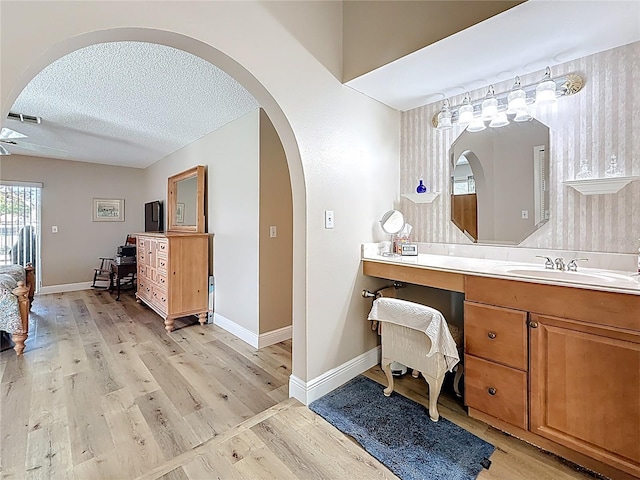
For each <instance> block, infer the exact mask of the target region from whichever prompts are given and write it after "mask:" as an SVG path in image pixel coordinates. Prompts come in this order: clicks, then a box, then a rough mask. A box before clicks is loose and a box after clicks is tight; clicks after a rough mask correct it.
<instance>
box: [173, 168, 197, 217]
mask: <svg viewBox="0 0 640 480" xmlns="http://www.w3.org/2000/svg"><path fill="white" fill-rule="evenodd" d="M197 198H198V182H197V179H196V177H191V178H185V179H184V180H180V181H179V182H176V202H177V203H176V211H175V216H176V218H175V219H174V221H175V223H176V225H185V226H195V225H196V200H197Z"/></svg>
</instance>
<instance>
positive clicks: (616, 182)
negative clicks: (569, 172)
mask: <svg viewBox="0 0 640 480" xmlns="http://www.w3.org/2000/svg"><path fill="white" fill-rule="evenodd" d="M639 179H640V177H610V178H588V179H585V180H566V181H564V182H562V183H564V184H565V185H568V186H570V187H573V188H575V189H576V190H577V191H578V192H580V193H581V194H582V195H605V194H609V193H618V192H619V191H620V190H622V189H623V188H624V187H626V186H627V185H628V184H629V183H631V182H634V181H636V180H639Z"/></svg>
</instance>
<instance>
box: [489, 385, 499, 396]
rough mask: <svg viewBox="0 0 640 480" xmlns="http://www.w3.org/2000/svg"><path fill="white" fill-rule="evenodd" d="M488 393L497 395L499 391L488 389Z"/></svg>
mask: <svg viewBox="0 0 640 480" xmlns="http://www.w3.org/2000/svg"><path fill="white" fill-rule="evenodd" d="M487 393H488V394H489V395H495V394H496V393H498V391H497V390H496V389H495V388H493V387H489V388H487Z"/></svg>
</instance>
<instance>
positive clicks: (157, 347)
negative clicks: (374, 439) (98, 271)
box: [0, 290, 593, 480]
mask: <svg viewBox="0 0 640 480" xmlns="http://www.w3.org/2000/svg"><path fill="white" fill-rule="evenodd" d="M176 327H177V330H175V331H174V332H172V333H171V334H169V335H167V334H166V332H165V330H164V328H163V323H162V321H161V319H160V318H159V317H158V316H157V315H156V314H155V313H153V312H152V311H151V310H149V309H148V308H146V307H144V306H143V305H139V304H137V303H136V302H135V301H134V299H133V296H132V295H131V294H126V293H123V294H122V295H121V301H119V302H115V301H114V296H112V295H111V294H109V293H108V292H105V291H92V290H87V291H81V292H71V293H64V294H56V295H44V296H38V297H36V299H35V302H34V305H33V310H32V313H31V331H30V336H29V340H28V341H27V348H26V350H25V354H24V357H22V358H17V357H16V356H15V352H14V351H13V350H8V351H5V352H2V353H1V354H0V379H1V382H0V402H1V404H0V417H1V418H0V476H1V477H2V478H7V479H9V478H11V479H23V478H24V479H54V478H56V479H57V478H69V479H73V478H75V479H82V480H84V479H135V478H137V479H164V480H181V479H212V478H220V479H262V478H264V479H316V478H317V479H347V478H349V479H358V478H361V479H368V478H377V479H394V478H396V477H395V476H394V475H393V474H392V473H391V472H390V471H389V470H388V469H387V468H386V467H384V465H382V464H380V463H379V462H378V461H377V460H375V459H374V458H373V457H371V456H370V455H368V454H367V453H366V452H365V451H364V450H362V449H361V448H360V447H359V446H358V445H357V444H356V443H354V442H353V441H352V440H350V439H349V438H348V437H346V436H345V435H343V434H342V433H340V432H339V431H338V430H336V429H335V428H334V427H332V426H331V425H329V424H328V423H327V422H325V421H324V420H323V419H322V418H320V417H319V416H317V415H315V414H314V413H313V412H311V411H310V410H309V409H308V408H306V407H305V406H303V405H301V404H300V403H299V402H297V401H296V400H293V399H288V398H287V397H288V388H287V386H288V377H289V375H290V374H291V344H290V342H283V343H281V344H277V345H273V346H271V347H267V348H264V349H261V350H260V351H257V350H255V349H253V348H251V347H249V346H248V345H246V344H245V343H244V342H242V341H240V340H238V339H237V338H235V337H234V336H232V335H230V334H228V333H227V332H225V331H224V330H222V329H220V328H218V327H216V326H213V325H205V326H203V327H201V326H199V325H197V321H196V319H195V318H194V319H193V321H191V320H183V321H177V322H176ZM367 375H368V376H369V377H370V378H373V379H374V380H376V381H379V382H380V383H385V380H384V375H383V373H382V371H381V370H380V369H379V368H378V367H376V368H372V369H371V370H369V371H368V372H367ZM396 390H397V391H398V392H400V393H402V394H404V395H406V396H408V397H410V398H412V399H413V400H416V401H418V402H420V403H422V404H425V405H426V404H427V403H428V402H427V399H426V397H425V392H426V384H425V383H424V381H423V380H416V379H413V378H411V377H410V376H405V377H404V378H401V379H398V380H397V382H396ZM440 398H441V402H440V407H439V408H440V414H441V415H442V416H443V417H446V418H447V419H449V420H451V421H453V422H455V423H457V424H458V425H461V426H462V427H464V428H466V429H468V430H470V431H471V432H473V433H474V434H476V435H478V436H480V437H482V438H484V439H486V440H487V441H489V442H491V443H493V444H494V445H496V447H497V448H496V452H495V453H494V454H493V456H492V457H491V460H492V462H493V464H492V466H491V468H490V470H485V471H483V472H482V473H481V475H480V477H479V478H480V479H505V480H506V479H509V480H514V479H532V480H534V479H535V480H544V479H554V480H555V479H558V480H564V479H581V478H590V479H593V477H592V476H590V475H588V474H586V473H583V472H581V471H576V470H575V468H574V466H572V465H570V464H566V463H564V462H562V461H561V460H560V459H558V458H557V457H555V456H552V455H549V454H546V453H544V452H541V451H539V450H538V449H536V448H534V447H532V446H529V445H527V444H525V443H523V442H521V441H519V440H516V439H514V438H512V437H509V436H507V435H505V434H503V433H501V432H499V431H497V430H495V429H493V428H491V427H488V426H487V425H485V424H483V423H481V422H478V421H475V420H473V419H471V418H469V417H468V416H466V414H465V411H464V409H463V407H462V405H461V404H460V402H459V401H458V400H456V399H455V397H453V396H448V395H447V394H446V393H445V394H443V395H441V397H440ZM425 478H429V477H428V475H426V476H425Z"/></svg>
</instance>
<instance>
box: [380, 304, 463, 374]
mask: <svg viewBox="0 0 640 480" xmlns="http://www.w3.org/2000/svg"><path fill="white" fill-rule="evenodd" d="M368 319H369V320H377V321H379V322H390V323H395V324H396V325H402V326H403V327H407V328H411V329H413V330H420V331H421V332H424V333H425V334H426V335H427V337H429V340H431V349H430V350H429V351H428V352H427V357H430V356H432V355H433V354H434V353H436V352H437V353H441V354H442V355H444V359H445V361H446V362H447V369H448V370H449V371H451V370H453V367H455V366H456V365H457V364H458V362H459V361H460V356H459V355H458V347H457V346H456V342H455V341H454V340H453V337H452V336H451V332H450V331H449V326H448V324H447V321H446V320H445V318H444V315H442V313H440V312H439V311H438V310H436V309H435V308H431V307H427V306H426V305H420V304H418V303H413V302H408V301H406V300H400V299H397V298H378V299H376V300H374V301H373V306H372V307H371V311H370V312H369V317H368Z"/></svg>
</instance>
